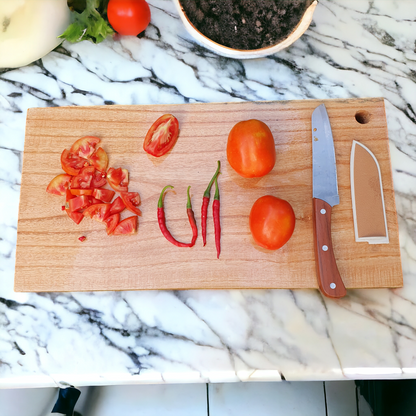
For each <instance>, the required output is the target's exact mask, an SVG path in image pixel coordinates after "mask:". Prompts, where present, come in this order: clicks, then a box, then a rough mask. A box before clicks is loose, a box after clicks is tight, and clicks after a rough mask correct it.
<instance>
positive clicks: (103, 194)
mask: <svg viewBox="0 0 416 416" xmlns="http://www.w3.org/2000/svg"><path fill="white" fill-rule="evenodd" d="M114 194H115V192H114V191H110V190H109V189H94V190H93V192H92V196H93V197H94V198H97V199H99V200H100V201H103V202H111V200H112V199H113V196H114Z"/></svg>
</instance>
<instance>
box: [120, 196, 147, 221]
mask: <svg viewBox="0 0 416 416" xmlns="http://www.w3.org/2000/svg"><path fill="white" fill-rule="evenodd" d="M120 196H121V199H122V200H123V202H124V205H125V206H126V208H127V209H128V210H129V211H130V212H132V213H133V214H136V215H139V216H141V215H142V212H141V211H140V209H139V208H137V207H138V206H139V205H140V202H141V201H140V195H139V194H138V192H120Z"/></svg>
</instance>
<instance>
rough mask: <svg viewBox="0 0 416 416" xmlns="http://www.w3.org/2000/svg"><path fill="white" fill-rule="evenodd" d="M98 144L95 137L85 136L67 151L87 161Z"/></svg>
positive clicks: (98, 140)
mask: <svg viewBox="0 0 416 416" xmlns="http://www.w3.org/2000/svg"><path fill="white" fill-rule="evenodd" d="M98 143H100V139H99V138H98V137H95V136H85V137H81V138H80V139H78V140H77V141H76V142H75V143H74V144H73V145H72V147H71V149H70V150H69V151H70V152H71V153H72V154H74V155H76V156H80V157H83V158H84V159H88V158H89V157H90V156H91V155H92V154H93V153H94V151H95V146H96V145H97V144H98Z"/></svg>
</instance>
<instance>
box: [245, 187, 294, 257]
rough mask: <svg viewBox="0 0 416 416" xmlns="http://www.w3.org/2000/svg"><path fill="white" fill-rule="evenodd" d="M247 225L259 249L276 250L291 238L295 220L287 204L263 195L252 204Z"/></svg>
mask: <svg viewBox="0 0 416 416" xmlns="http://www.w3.org/2000/svg"><path fill="white" fill-rule="evenodd" d="M249 223H250V231H251V235H252V236H253V239H254V241H255V242H256V243H257V244H258V245H259V246H260V247H263V248H266V249H268V250H277V249H279V248H281V247H283V246H284V245H285V244H286V243H287V242H288V241H289V239H290V237H291V236H292V234H293V231H294V229H295V223H296V218H295V213H294V212H293V208H292V206H291V205H290V204H289V202H287V201H285V200H284V199H280V198H276V197H275V196H272V195H265V196H262V197H261V198H259V199H258V200H257V201H256V202H255V203H254V204H253V206H252V208H251V211H250V218H249Z"/></svg>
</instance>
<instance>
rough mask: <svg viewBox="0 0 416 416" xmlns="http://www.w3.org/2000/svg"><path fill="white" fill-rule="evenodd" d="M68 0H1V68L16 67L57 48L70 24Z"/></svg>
mask: <svg viewBox="0 0 416 416" xmlns="http://www.w3.org/2000/svg"><path fill="white" fill-rule="evenodd" d="M70 14H71V12H70V10H69V8H68V5H67V0H0V68H16V67H19V66H24V65H27V64H30V63H31V62H33V61H36V60H37V59H39V58H42V57H43V56H45V55H46V54H47V53H49V52H50V51H51V50H52V49H54V48H56V47H57V46H58V45H59V44H60V43H61V42H62V39H59V38H58V36H59V35H60V34H62V33H63V32H64V31H65V29H66V28H67V27H68V25H69V24H70Z"/></svg>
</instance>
